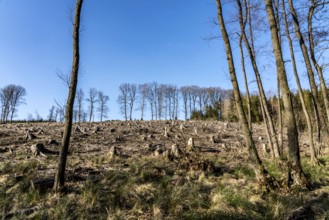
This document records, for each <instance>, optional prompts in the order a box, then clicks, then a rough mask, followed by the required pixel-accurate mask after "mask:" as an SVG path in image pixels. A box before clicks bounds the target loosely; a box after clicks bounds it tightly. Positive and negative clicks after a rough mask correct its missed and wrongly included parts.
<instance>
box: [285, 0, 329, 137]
mask: <svg viewBox="0 0 329 220" xmlns="http://www.w3.org/2000/svg"><path fill="white" fill-rule="evenodd" d="M288 2H289V8H290V13H291V15H292V18H293V21H294V26H295V32H296V36H297V38H298V40H299V45H300V48H301V50H302V53H303V57H304V61H305V65H306V70H307V75H308V79H309V82H310V85H311V92H312V101H313V105H314V112H315V120H316V123H317V127H318V141H319V142H320V141H321V130H322V129H321V128H322V127H323V128H324V129H326V130H327V126H326V124H325V118H324V115H323V112H322V109H321V105H320V102H319V96H318V90H317V86H316V83H315V78H314V72H313V70H312V65H311V61H310V58H309V55H308V51H307V47H306V45H305V41H304V38H303V35H302V33H301V30H300V27H299V21H298V17H297V13H296V11H295V8H294V5H293V2H292V0H288ZM320 121H321V122H322V123H323V126H322V124H321V122H320Z"/></svg>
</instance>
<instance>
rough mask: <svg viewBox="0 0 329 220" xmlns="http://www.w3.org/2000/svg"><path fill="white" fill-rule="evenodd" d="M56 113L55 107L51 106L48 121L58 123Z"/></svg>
mask: <svg viewBox="0 0 329 220" xmlns="http://www.w3.org/2000/svg"><path fill="white" fill-rule="evenodd" d="M55 111H56V108H55V106H51V108H50V109H49V114H48V117H47V119H48V121H56V118H55Z"/></svg>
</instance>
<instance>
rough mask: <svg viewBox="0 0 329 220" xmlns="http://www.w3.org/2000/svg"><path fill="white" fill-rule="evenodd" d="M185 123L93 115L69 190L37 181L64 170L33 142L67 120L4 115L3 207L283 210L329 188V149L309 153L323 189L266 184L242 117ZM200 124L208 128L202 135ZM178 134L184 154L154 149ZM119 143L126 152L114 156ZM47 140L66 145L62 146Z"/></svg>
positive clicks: (186, 213) (120, 215)
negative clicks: (190, 146)
mask: <svg viewBox="0 0 329 220" xmlns="http://www.w3.org/2000/svg"><path fill="white" fill-rule="evenodd" d="M180 123H183V122H177V124H175V125H172V124H171V122H169V123H166V122H163V121H162V122H107V123H102V124H101V123H98V124H96V123H95V124H83V125H82V127H83V128H85V129H86V131H85V133H84V134H82V133H76V134H74V135H73V138H72V146H71V148H70V156H69V160H68V166H67V190H66V192H65V193H62V194H54V193H53V192H52V191H51V190H48V191H39V190H35V189H33V188H31V184H30V183H31V181H32V180H35V179H37V178H42V177H47V176H53V175H54V172H55V169H56V163H57V156H48V157H47V158H44V157H35V156H32V155H31V153H30V152H29V150H28V147H29V146H31V145H32V144H34V143H38V142H44V143H46V142H47V140H48V139H55V140H57V141H60V129H61V127H62V125H60V124H19V125H3V126H2V127H1V129H0V133H2V134H6V135H4V136H5V138H3V139H0V152H2V153H0V160H1V163H0V198H1V199H0V210H1V214H2V215H6V214H8V213H10V212H15V211H16V210H22V209H27V208H31V207H36V206H40V207H41V208H40V209H38V210H37V211H33V212H31V213H28V214H24V215H16V216H13V218H16V219H27V218H30V219H282V218H285V217H286V216H287V215H288V214H289V212H291V210H294V209H296V208H298V207H300V206H302V205H303V204H304V203H305V201H308V200H309V199H311V198H313V197H315V196H316V195H319V194H320V193H321V192H325V191H329V178H328V177H329V156H323V157H321V158H320V161H321V162H322V165H321V166H315V167H314V166H311V164H309V160H308V158H306V157H307V156H303V158H302V159H303V167H304V170H305V172H306V173H307V175H309V176H310V177H311V179H312V181H313V182H314V183H316V188H315V189H314V190H313V191H305V190H304V189H298V188H295V189H292V190H291V191H290V192H288V191H287V190H281V191H279V190H278V191H277V192H271V193H266V192H265V191H264V189H262V188H260V187H259V185H258V182H257V180H256V177H255V173H254V171H253V169H252V168H251V167H250V166H248V163H247V162H246V161H247V160H246V159H247V158H246V155H247V154H246V149H244V148H243V147H241V146H240V145H238V144H237V143H238V142H241V141H242V140H243V139H242V138H241V136H240V135H239V134H240V133H241V131H240V129H239V126H238V125H237V124H232V125H231V127H230V128H229V129H223V128H222V127H221V126H222V124H221V122H206V123H205V122H193V121H191V122H187V123H186V125H185V130H183V131H179V125H180ZM17 126H18V127H17ZM95 126H98V127H100V128H101V131H100V132H99V133H97V134H94V133H93V132H92V131H93V129H94V127H95ZM164 126H167V127H168V128H171V131H170V132H169V137H168V138H167V137H164V135H163V131H164ZM39 127H42V129H43V130H44V134H42V135H37V139H36V140H32V141H26V140H24V139H22V137H23V136H24V132H25V129H26V128H28V129H32V128H39ZM194 127H197V128H198V134H197V135H196V134H194ZM112 128H115V132H111V129H112ZM146 129H147V132H146ZM257 130H258V131H259V132H258V133H257V134H255V135H256V137H257V136H263V132H262V131H263V130H262V128H261V127H260V126H258V127H257ZM209 135H216V137H221V138H220V142H219V143H216V144H213V143H210V142H209V141H208V137H209ZM191 136H192V137H194V138H195V144H196V146H197V149H198V152H194V153H190V154H185V153H184V146H185V144H186V142H185V141H186V138H187V137H191ZM144 137H145V138H144ZM263 137H265V136H263ZM255 139H257V138H255ZM265 141H266V140H265ZM172 143H176V144H178V145H179V146H180V147H181V149H182V151H183V152H181V156H180V157H179V158H174V159H171V160H169V159H168V158H166V157H163V156H159V157H155V156H153V151H154V149H155V147H156V146H157V145H161V146H162V147H163V148H164V149H169V148H170V146H171V145H172ZM222 143H226V145H227V149H224V148H223V147H222ZM257 144H258V145H260V143H257ZM113 146H116V147H117V148H118V149H119V151H120V152H121V153H120V155H119V156H115V157H113V158H110V157H109V152H110V148H111V147H113ZM47 148H49V149H51V150H58V146H52V145H47ZM9 149H11V150H12V151H10V150H9ZM303 150H304V151H305V149H303ZM303 155H305V154H303ZM262 158H263V159H264V161H265V162H264V163H265V166H266V167H267V169H268V171H269V172H270V173H271V174H272V175H273V176H274V177H275V178H276V179H277V180H283V179H284V176H285V168H284V166H282V165H280V164H278V163H275V162H273V161H272V160H270V159H269V158H268V156H266V155H262ZM209 164H210V165H211V166H210V165H209ZM209 167H210V168H211V169H210V168H209ZM316 214H317V218H320V219H321V218H323V219H325V218H328V217H329V212H328V210H322V211H321V212H319V213H316Z"/></svg>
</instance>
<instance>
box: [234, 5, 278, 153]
mask: <svg viewBox="0 0 329 220" xmlns="http://www.w3.org/2000/svg"><path fill="white" fill-rule="evenodd" d="M237 3H238V7H239V21H240V29H241V36H242V38H243V40H244V44H245V46H246V48H247V51H248V53H249V57H250V61H251V64H252V67H253V70H254V73H255V77H256V81H257V86H258V91H259V95H260V101H261V103H262V106H263V108H264V120H265V122H266V124H268V126H266V128H267V129H270V130H269V131H268V133H269V134H270V138H271V142H272V147H273V149H272V150H273V151H274V157H275V158H278V157H279V156H280V154H279V148H278V139H277V137H276V132H275V129H274V124H273V119H272V116H271V114H270V111H269V109H268V105H267V101H266V96H265V92H264V88H263V83H262V79H261V77H260V73H259V70H258V66H257V62H256V57H255V50H254V48H252V47H251V45H250V43H249V41H248V39H247V37H246V33H245V25H244V24H243V18H242V4H241V0H237ZM245 8H246V13H247V14H249V17H250V13H249V12H247V10H248V11H249V9H248V6H247V2H246V0H245ZM251 25H252V24H251V23H250V24H249V26H251ZM250 36H251V37H250V39H251V41H252V42H253V37H252V36H253V34H252V28H250ZM253 45H254V44H253V43H252V46H253Z"/></svg>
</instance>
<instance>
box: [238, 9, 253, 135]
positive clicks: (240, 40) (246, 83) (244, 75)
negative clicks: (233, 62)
mask: <svg viewBox="0 0 329 220" xmlns="http://www.w3.org/2000/svg"><path fill="white" fill-rule="evenodd" d="M240 16H241V18H240V19H241V20H242V21H243V29H244V28H245V26H246V20H247V18H246V17H247V16H245V17H244V18H242V17H243V16H242V14H241V15H239V17H240ZM242 43H243V35H242V34H241V35H240V38H239V48H240V55H241V67H242V73H243V79H244V85H245V88H246V98H247V109H248V124H249V129H250V130H251V129H252V125H251V106H250V93H249V86H248V79H247V73H246V67H245V60H244V53H243V45H242Z"/></svg>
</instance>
